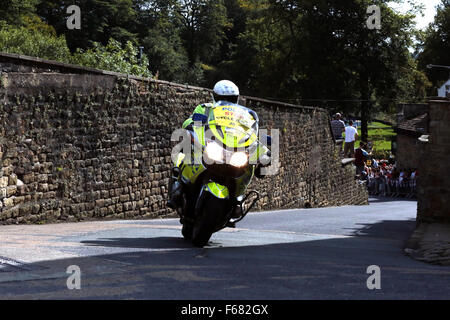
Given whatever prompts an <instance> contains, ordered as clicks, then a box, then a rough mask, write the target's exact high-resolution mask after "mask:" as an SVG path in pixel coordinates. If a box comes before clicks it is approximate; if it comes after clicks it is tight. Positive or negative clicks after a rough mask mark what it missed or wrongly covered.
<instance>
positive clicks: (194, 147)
mask: <svg viewBox="0 0 450 320" xmlns="http://www.w3.org/2000/svg"><path fill="white" fill-rule="evenodd" d="M205 114H207V115H208V116H206V115H204V114H194V115H193V118H192V120H193V121H194V125H193V126H192V128H191V129H192V130H188V131H187V132H188V133H189V138H190V141H189V142H190V148H189V149H190V150H189V151H190V154H188V152H184V153H183V152H180V153H179V154H178V155H177V157H176V159H175V161H174V162H175V167H174V170H176V171H177V172H174V174H175V175H176V176H177V180H178V182H179V183H180V184H181V189H182V200H181V201H180V205H179V206H178V208H177V209H176V210H177V212H178V214H179V216H180V222H181V224H182V225H183V227H182V235H183V237H184V238H185V239H187V240H190V241H192V243H193V244H194V245H195V246H198V247H203V246H205V245H206V244H207V243H208V241H209V239H210V238H211V236H212V234H213V233H215V232H217V231H220V230H222V229H223V228H226V227H235V225H236V223H237V222H239V221H241V220H242V219H243V218H244V217H245V216H246V215H247V213H248V212H249V211H250V210H251V209H252V208H253V207H254V205H255V204H256V203H257V201H258V200H259V193H258V192H256V191H254V190H251V191H249V192H248V193H247V188H248V186H249V185H250V183H251V181H252V179H253V177H254V176H255V175H256V176H257V177H259V178H262V175H261V168H263V167H264V166H265V165H267V163H269V162H270V150H269V149H268V147H269V146H270V136H266V135H264V138H263V139H259V118H258V115H257V114H256V112H254V111H253V110H251V109H248V108H246V107H244V106H241V105H238V104H233V103H229V102H224V101H220V102H218V103H215V104H214V105H213V106H212V107H210V108H208V110H207V112H205ZM260 140H265V144H263V143H262V142H261V141H260ZM189 156H190V157H189Z"/></svg>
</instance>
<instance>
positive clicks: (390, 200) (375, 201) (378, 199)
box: [369, 196, 417, 204]
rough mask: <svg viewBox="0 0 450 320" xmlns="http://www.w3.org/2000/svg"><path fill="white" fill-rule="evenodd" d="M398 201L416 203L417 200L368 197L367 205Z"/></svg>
mask: <svg viewBox="0 0 450 320" xmlns="http://www.w3.org/2000/svg"><path fill="white" fill-rule="evenodd" d="M398 201H405V202H417V199H408V198H391V197H380V196H369V204H370V203H382V202H398Z"/></svg>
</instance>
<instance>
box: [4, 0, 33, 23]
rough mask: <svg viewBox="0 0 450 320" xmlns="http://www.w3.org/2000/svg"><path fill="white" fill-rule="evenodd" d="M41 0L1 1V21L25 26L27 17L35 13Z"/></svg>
mask: <svg viewBox="0 0 450 320" xmlns="http://www.w3.org/2000/svg"><path fill="white" fill-rule="evenodd" d="M38 1H39V0H2V1H0V23H1V22H2V21H3V22H4V23H6V24H10V25H16V26H23V25H25V24H26V21H25V18H27V17H30V16H32V15H33V14H34V11H35V7H36V4H37V3H38Z"/></svg>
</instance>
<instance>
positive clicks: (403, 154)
mask: <svg viewBox="0 0 450 320" xmlns="http://www.w3.org/2000/svg"><path fill="white" fill-rule="evenodd" d="M394 131H395V132H396V133H397V138H396V145H397V148H396V161H397V167H398V168H400V169H416V168H417V167H418V166H419V161H420V148H423V145H421V144H420V143H419V140H418V138H419V137H420V136H422V135H424V134H426V133H427V132H428V104H401V105H399V110H398V113H397V126H396V127H395V128H394Z"/></svg>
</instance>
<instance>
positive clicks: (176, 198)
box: [167, 80, 239, 209]
mask: <svg viewBox="0 0 450 320" xmlns="http://www.w3.org/2000/svg"><path fill="white" fill-rule="evenodd" d="M213 96H214V101H215V102H218V101H227V102H231V103H237V102H238V100H239V88H238V87H237V86H236V85H235V84H234V83H233V82H231V81H229V80H221V81H219V82H217V83H216V84H215V85H214V89H213ZM213 107H214V104H213V103H203V104H200V105H198V106H197V107H196V108H195V110H194V112H193V113H192V115H191V116H190V117H189V118H188V119H187V120H186V121H184V123H183V129H186V130H191V131H192V130H193V129H192V125H193V123H194V120H193V119H192V118H193V116H194V115H195V114H201V115H205V113H206V112H207V110H208V111H209V110H211V108H213ZM179 174H180V169H179V167H174V168H172V174H171V177H170V181H169V200H168V201H167V206H168V207H169V208H172V209H176V208H177V204H178V203H180V200H181V195H182V188H181V184H180V182H179V181H178V176H179Z"/></svg>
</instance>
